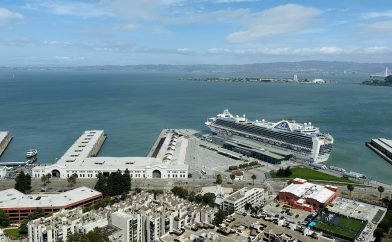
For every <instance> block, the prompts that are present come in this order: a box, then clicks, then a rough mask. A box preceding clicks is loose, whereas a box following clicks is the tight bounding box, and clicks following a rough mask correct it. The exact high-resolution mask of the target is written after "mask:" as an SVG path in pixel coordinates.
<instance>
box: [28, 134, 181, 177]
mask: <svg viewBox="0 0 392 242" xmlns="http://www.w3.org/2000/svg"><path fill="white" fill-rule="evenodd" d="M105 138H106V136H105V134H104V132H103V130H88V131H85V132H84V133H83V134H82V135H81V136H80V137H79V138H78V139H77V140H76V141H75V143H74V144H73V145H72V146H71V147H70V148H69V149H68V150H67V151H66V152H65V154H64V155H63V156H62V157H61V158H60V159H59V160H58V161H57V162H56V163H55V164H53V165H46V166H36V167H34V168H33V169H32V177H33V178H40V177H42V176H43V175H46V174H48V173H49V174H51V175H52V176H53V177H60V178H63V179H65V178H67V177H70V176H72V175H73V174H76V175H77V176H78V178H95V177H97V176H98V174H99V173H102V174H104V175H109V174H110V173H112V172H116V171H117V170H120V171H122V172H124V171H125V170H126V169H128V170H129V172H130V175H131V176H132V178H187V177H188V165H185V164H184V159H185V153H186V148H187V145H188V141H187V139H185V138H184V137H178V138H176V137H173V135H172V134H168V135H167V138H166V140H165V142H164V145H163V146H162V148H161V149H160V152H159V154H158V156H157V158H154V157H94V156H95V155H96V154H97V153H98V151H99V149H100V147H101V146H102V144H103V142H104V140H105ZM169 152H170V156H169ZM169 158H170V159H169Z"/></svg>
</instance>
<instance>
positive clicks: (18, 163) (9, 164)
mask: <svg viewBox="0 0 392 242" xmlns="http://www.w3.org/2000/svg"><path fill="white" fill-rule="evenodd" d="M36 160H37V158H34V159H29V160H27V161H6V162H0V165H1V166H25V165H30V164H33V163H34V162H35V161H36Z"/></svg>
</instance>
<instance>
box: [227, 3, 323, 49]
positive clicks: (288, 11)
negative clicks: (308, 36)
mask: <svg viewBox="0 0 392 242" xmlns="http://www.w3.org/2000/svg"><path fill="white" fill-rule="evenodd" d="M320 14H321V11H320V10H318V9H316V8H311V7H304V6H301V5H297V4H287V5H281V6H278V7H274V8H271V9H267V10H264V11H261V12H258V13H254V14H252V15H251V16H250V17H249V18H247V19H246V21H245V23H244V25H245V28H247V30H243V31H238V32H234V33H231V34H230V35H229V36H227V40H228V41H229V42H231V43H247V42H254V41H257V40H260V39H264V38H269V37H273V36H277V35H281V34H285V33H291V32H295V31H299V30H301V29H303V28H305V27H306V26H308V25H309V24H311V23H312V22H313V20H314V18H315V17H316V16H319V15H320Z"/></svg>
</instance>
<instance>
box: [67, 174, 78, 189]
mask: <svg viewBox="0 0 392 242" xmlns="http://www.w3.org/2000/svg"><path fill="white" fill-rule="evenodd" d="M77 179H78V175H77V174H72V175H71V176H70V177H68V178H67V182H68V186H69V187H73V186H75V184H76V180H77Z"/></svg>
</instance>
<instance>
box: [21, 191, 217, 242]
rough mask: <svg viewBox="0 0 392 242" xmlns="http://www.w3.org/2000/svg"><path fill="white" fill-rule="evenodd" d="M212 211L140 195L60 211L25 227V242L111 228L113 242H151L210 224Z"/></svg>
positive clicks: (168, 197)
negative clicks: (96, 207) (84, 208)
mask: <svg viewBox="0 0 392 242" xmlns="http://www.w3.org/2000/svg"><path fill="white" fill-rule="evenodd" d="M215 212H216V210H215V209H214V208H211V207H206V206H200V205H197V204H194V203H191V202H189V201H187V200H184V199H181V198H178V197H176V196H174V195H173V194H171V193H166V194H162V195H157V196H156V198H154V196H153V195H152V194H150V193H147V192H141V193H139V194H136V195H134V196H132V199H128V200H125V201H121V202H119V203H117V204H113V205H111V206H107V207H105V208H101V209H99V210H92V211H90V212H87V213H82V209H81V208H77V209H73V210H62V211H60V212H57V213H54V214H53V215H52V216H50V217H46V218H39V219H36V220H33V221H30V222H29V223H28V229H29V234H28V238H29V242H42V241H45V242H57V241H59V239H62V240H63V241H66V239H67V237H68V236H69V234H70V233H75V232H82V233H87V232H88V231H91V230H93V229H94V228H95V227H98V228H103V227H107V226H112V227H115V228H116V232H115V233H116V234H115V235H110V236H109V237H110V238H112V241H116V242H133V241H138V242H154V241H157V240H159V239H160V238H161V237H163V236H165V235H167V234H168V233H169V232H170V231H174V230H176V229H181V228H184V227H185V226H191V225H194V224H196V223H212V221H213V219H214V214H215Z"/></svg>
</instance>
